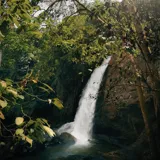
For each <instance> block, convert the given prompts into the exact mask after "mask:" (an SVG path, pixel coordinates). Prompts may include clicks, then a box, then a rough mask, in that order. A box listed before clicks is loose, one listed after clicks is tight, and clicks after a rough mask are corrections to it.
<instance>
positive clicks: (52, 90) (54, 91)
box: [42, 83, 55, 92]
mask: <svg viewBox="0 0 160 160" xmlns="http://www.w3.org/2000/svg"><path fill="white" fill-rule="evenodd" d="M42 84H43V85H44V86H46V87H47V88H48V89H50V90H51V91H52V92H55V91H54V90H53V88H52V87H50V86H49V85H48V84H46V83H42Z"/></svg>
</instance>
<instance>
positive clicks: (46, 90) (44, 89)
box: [39, 87, 49, 93]
mask: <svg viewBox="0 0 160 160" xmlns="http://www.w3.org/2000/svg"><path fill="white" fill-rule="evenodd" d="M39 88H40V89H42V90H43V91H45V92H47V93H49V91H48V89H46V88H44V87H39Z"/></svg>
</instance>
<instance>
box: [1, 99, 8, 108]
mask: <svg viewBox="0 0 160 160" xmlns="http://www.w3.org/2000/svg"><path fill="white" fill-rule="evenodd" d="M0 106H1V107H2V108H5V107H6V106H7V101H6V100H0Z"/></svg>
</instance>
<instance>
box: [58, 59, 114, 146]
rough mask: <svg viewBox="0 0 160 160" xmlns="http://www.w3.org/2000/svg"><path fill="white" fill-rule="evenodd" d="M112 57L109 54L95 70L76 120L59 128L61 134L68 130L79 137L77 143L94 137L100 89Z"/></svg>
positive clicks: (80, 104) (82, 98)
mask: <svg viewBox="0 0 160 160" xmlns="http://www.w3.org/2000/svg"><path fill="white" fill-rule="evenodd" d="M110 59H111V57H110V56H109V57H108V58H107V59H105V60H104V61H103V63H102V65H101V66H99V67H97V68H96V69H95V70H94V71H93V73H92V75H91V77H90V79H89V81H88V83H87V85H86V87H85V89H84V90H83V92H82V96H81V99H80V101H79V107H78V110H77V113H76V115H75V119H74V122H71V123H66V124H65V125H63V126H62V127H61V128H60V129H59V130H58V133H59V134H61V133H63V132H68V133H70V134H72V135H73V136H74V137H75V138H76V139H77V143H83V144H85V143H88V140H90V139H91V138H92V128H93V119H94V112H95V107H96V101H97V96H98V91H99V88H100V84H101V81H102V78H103V75H104V72H105V70H106V68H107V67H108V63H109V61H110Z"/></svg>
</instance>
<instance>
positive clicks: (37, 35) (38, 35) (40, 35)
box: [30, 31, 43, 38]
mask: <svg viewBox="0 0 160 160" xmlns="http://www.w3.org/2000/svg"><path fill="white" fill-rule="evenodd" d="M30 33H31V34H32V35H34V36H35V37H36V38H42V35H43V34H42V33H41V32H39V31H31V32H30Z"/></svg>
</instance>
